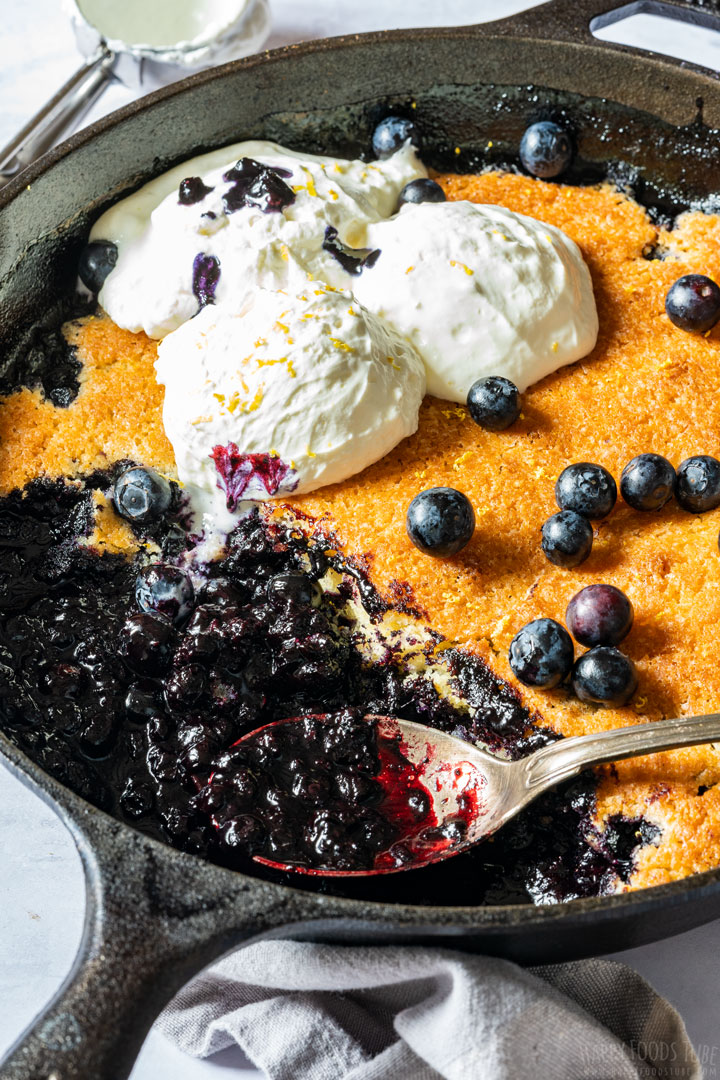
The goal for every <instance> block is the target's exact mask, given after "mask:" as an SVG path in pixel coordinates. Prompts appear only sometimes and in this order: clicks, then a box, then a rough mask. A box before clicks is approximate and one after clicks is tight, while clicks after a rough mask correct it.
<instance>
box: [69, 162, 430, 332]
mask: <svg viewBox="0 0 720 1080" xmlns="http://www.w3.org/2000/svg"><path fill="white" fill-rule="evenodd" d="M243 158H250V159H252V160H254V161H260V162H262V163H263V164H264V165H268V166H271V167H272V168H274V169H278V170H282V171H283V172H284V173H289V174H290V175H282V176H280V177H278V181H279V183H280V184H281V185H286V186H287V191H288V192H289V196H290V197H291V198H292V201H291V202H289V203H288V204H287V205H284V206H283V207H282V209H281V210H279V211H272V212H264V210H263V209H262V208H261V207H258V206H252V205H247V204H244V203H243V204H242V205H241V206H240V207H238V208H237V209H233V199H234V195H235V194H236V192H237V190H238V185H237V183H236V182H235V181H234V180H232V179H230V180H228V179H224V177H226V176H227V175H228V174H229V173H231V170H232V169H233V166H235V164H236V162H238V161H239V160H241V159H243ZM426 175H427V173H426V170H425V168H424V167H423V166H422V165H421V163H420V161H419V159H418V157H417V155H416V154H415V151H414V150H413V149H412V147H411V145H410V144H409V143H407V144H406V145H405V146H404V147H403V148H401V149H400V150H398V152H397V153H396V154H394V155H393V156H392V157H391V158H389V159H388V160H387V161H381V162H376V163H370V164H368V163H366V162H363V161H344V160H340V159H336V158H329V157H316V156H314V155H311V154H299V153H296V152H295V151H293V150H286V149H283V148H282V147H279V146H276V145H275V144H274V143H269V142H243V143H236V144H235V145H234V146H227V147H224V148H223V149H222V150H216V151H213V152H211V153H209V154H203V155H201V156H200V157H197V158H193V159H191V160H190V161H187V162H184V163H183V164H182V165H179V166H176V167H175V168H174V169H171V170H170V171H169V172H167V173H164V174H163V175H162V176H159V177H157V178H156V179H155V180H152V181H150V183H148V184H145V186H144V187H142V188H140V190H139V191H137V192H136V193H135V194H134V195H130V196H129V197H128V198H127V199H123V200H122V201H121V202H119V203H117V204H116V205H115V206H113V207H111V208H110V209H109V210H108V211H107V212H106V213H105V214H103V215H102V217H101V218H100V219H99V220H98V221H97V222H96V224H95V225H94V227H93V229H92V232H91V234H90V239H91V240H112V241H113V243H115V244H116V245H117V247H118V260H117V264H116V266H115V269H114V270H113V271H112V273H111V274H110V275H109V276H108V278H107V279H106V281H105V284H104V286H103V288H102V290H101V292H100V295H99V301H100V303H101V305H102V306H103V308H104V309H105V310H106V311H107V313H108V314H109V315H110V317H111V318H112V319H113V320H114V321H115V322H116V323H117V324H118V326H122V327H124V328H125V329H127V330H132V331H133V332H137V331H139V330H144V331H145V333H146V334H148V335H149V336H150V337H155V338H161V337H164V336H165V335H166V334H168V333H170V332H171V331H172V330H175V329H177V327H179V326H181V325H182V324H183V323H184V322H186V321H187V320H188V319H190V318H192V316H193V315H195V313H196V312H197V310H198V304H199V303H202V302H208V300H209V299H211V300H212V302H214V303H215V305H216V306H217V307H218V308H228V309H231V310H234V311H237V310H238V308H239V306H240V305H241V304H242V302H243V299H244V297H245V295H246V293H247V292H248V291H249V290H252V289H254V288H256V287H258V286H259V287H261V288H266V289H278V288H287V289H289V290H292V289H294V290H295V291H297V290H298V289H300V288H302V287H303V285H304V284H305V283H306V282H307V281H308V279H309V278H311V279H318V280H321V281H324V282H326V283H327V284H329V285H332V286H334V287H336V288H340V289H343V288H351V287H352V286H353V285H354V283H355V282H356V280H357V279H358V277H360V276H362V274H353V273H351V272H348V271H347V269H345V267H344V266H343V262H342V260H341V259H339V258H338V256H337V253H333V251H332V250H328V247H327V243H328V236H329V234H328V232H327V230H328V228H330V229H331V230H336V233H337V240H338V241H339V242H340V244H344V245H346V246H347V247H349V248H351V249H364V248H366V247H367V244H366V235H367V228H368V226H369V225H370V224H372V223H374V222H378V221H380V220H382V219H383V218H386V217H388V216H389V215H390V214H392V213H394V211H395V208H396V205H397V199H398V195H399V193H400V191H401V189H402V188H403V187H404V185H405V184H406V183H407V182H408V181H409V180H413V179H415V178H417V177H420V176H426ZM189 177H193V178H195V179H196V180H200V181H201V183H200V184H195V183H194V185H193V187H192V190H191V192H190V197H191V198H193V199H195V197H196V196H197V199H196V201H192V202H189V203H185V204H183V203H182V202H180V201H179V198H180V197H181V195H180V185H181V183H182V182H183V181H185V180H187V179H188V178H189ZM273 182H275V181H273ZM260 202H262V200H260ZM330 239H331V242H332V237H331V234H330ZM323 244H325V245H326V246H325V247H324V246H323ZM199 255H201V256H204V258H205V260H206V264H207V260H210V265H212V266H214V267H215V268H216V277H217V281H216V284H215V286H214V289H213V294H212V297H210V298H207V297H206V298H205V301H203V298H202V294H200V295H198V293H199V289H198V286H197V273H196V268H197V263H196V260H197V258H198V256H199ZM363 272H364V273H367V272H369V271H368V270H365V271H363Z"/></svg>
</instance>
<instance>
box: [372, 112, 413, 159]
mask: <svg viewBox="0 0 720 1080" xmlns="http://www.w3.org/2000/svg"><path fill="white" fill-rule="evenodd" d="M408 139H410V140H411V142H412V144H413V146H415V147H417V146H418V135H417V129H416V127H415V125H414V124H413V122H412V120H408V119H406V117H404V116H386V117H385V119H384V120H381V121H380V123H379V124H378V126H377V127H376V128H375V130H374V131H373V137H372V148H373V153H374V154H375V157H376V158H378V160H379V161H385V159H386V158H389V157H392V155H393V154H394V153H395V151H396V150H399V149H400V147H401V146H402V145H403V144H404V143H406V142H407V140H408Z"/></svg>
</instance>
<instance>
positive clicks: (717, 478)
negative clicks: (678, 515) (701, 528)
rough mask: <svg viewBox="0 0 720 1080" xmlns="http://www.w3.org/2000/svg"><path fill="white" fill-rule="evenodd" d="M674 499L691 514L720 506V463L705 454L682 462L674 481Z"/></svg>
mask: <svg viewBox="0 0 720 1080" xmlns="http://www.w3.org/2000/svg"><path fill="white" fill-rule="evenodd" d="M675 498H676V499H677V501H678V502H679V503H680V505H681V506H682V508H683V510H689V511H690V513H691V514H702V513H704V511H705V510H714V509H715V507H716V506H720V461H718V460H717V458H714V457H709V456H708V455H707V454H698V456H697V457H689V458H686V459H685V461H682V462H681V463H680V464H679V465H678V471H677V477H676V480H675Z"/></svg>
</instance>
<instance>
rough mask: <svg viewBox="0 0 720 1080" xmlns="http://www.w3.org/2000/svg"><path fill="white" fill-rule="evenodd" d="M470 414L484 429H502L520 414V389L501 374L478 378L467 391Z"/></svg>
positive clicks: (508, 425) (512, 422) (513, 421)
mask: <svg viewBox="0 0 720 1080" xmlns="http://www.w3.org/2000/svg"><path fill="white" fill-rule="evenodd" d="M467 407H468V412H469V413H470V416H471V417H472V419H473V420H474V421H475V423H476V424H478V425H479V426H480V427H482V428H485V430H486V431H504V430H505V428H507V427H510V425H511V424H514V423H515V421H516V420H517V418H518V416H519V415H520V391H519V390H518V388H517V386H516V385H515V383H514V382H510V380H509V379H504V378H503V377H502V375H489V376H488V377H487V378H485V379H478V380H477V381H476V382H474V383H473V384H472V386H471V387H470V389H469V391H468V396H467Z"/></svg>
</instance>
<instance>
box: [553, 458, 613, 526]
mask: <svg viewBox="0 0 720 1080" xmlns="http://www.w3.org/2000/svg"><path fill="white" fill-rule="evenodd" d="M616 500H617V484H616V483H615V481H614V480H613V478H612V476H611V475H610V473H609V472H608V471H607V469H603V467H602V465H593V464H592V462H590V461H578V462H577V463H576V464H575V465H568V467H567V468H566V469H563V471H562V472H561V473H560V475H559V477H558V479H557V483H556V484H555V502H556V503H557V504H558V506H559V507H560V509H561V510H574V511H575V513H576V514H582V516H583V517H586V518H603V517H607V515H608V514H609V513H610V511H611V510H612V508H613V506H614V505H615V502H616Z"/></svg>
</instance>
